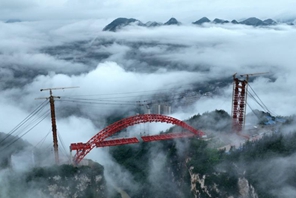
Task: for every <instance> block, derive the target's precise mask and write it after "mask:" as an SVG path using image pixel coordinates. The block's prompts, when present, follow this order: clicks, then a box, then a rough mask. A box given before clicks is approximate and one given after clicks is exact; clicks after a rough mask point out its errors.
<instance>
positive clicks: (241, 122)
mask: <svg viewBox="0 0 296 198" xmlns="http://www.w3.org/2000/svg"><path fill="white" fill-rule="evenodd" d="M267 73H269V72H261V73H253V74H243V75H240V77H243V79H238V78H237V77H236V73H235V74H234V75H233V92H232V111H231V117H232V130H233V131H234V132H236V133H240V132H241V131H242V130H243V129H244V126H245V122H246V105H247V94H248V81H249V77H250V76H257V75H262V74H267Z"/></svg>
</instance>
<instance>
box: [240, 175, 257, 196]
mask: <svg viewBox="0 0 296 198" xmlns="http://www.w3.org/2000/svg"><path fill="white" fill-rule="evenodd" d="M238 188H239V194H240V196H239V198H258V195H257V193H256V192H255V189H254V187H253V186H252V185H250V184H249V181H248V180H247V179H246V178H244V177H241V178H239V179H238Z"/></svg>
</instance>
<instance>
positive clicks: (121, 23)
mask: <svg viewBox="0 0 296 198" xmlns="http://www.w3.org/2000/svg"><path fill="white" fill-rule="evenodd" d="M204 23H213V24H226V23H232V24H242V25H249V26H254V27H258V26H271V25H277V24H279V23H278V22H276V21H275V20H273V19H266V20H261V19H258V18H256V17H250V18H248V19H246V20H243V21H239V22H238V21H237V20H232V21H228V20H223V19H218V18H216V19H214V20H213V21H211V20H210V19H208V18H207V17H202V18H201V19H199V20H197V21H195V22H192V24H194V25H202V24H204ZM181 24H182V23H181V22H179V21H178V20H177V19H175V18H170V19H169V20H168V21H167V22H165V23H159V22H156V21H148V22H147V23H143V22H141V21H140V20H138V19H133V18H130V19H128V18H117V19H115V20H114V21H112V22H111V23H110V24H108V25H107V26H106V27H104V29H103V31H112V32H116V31H117V30H119V29H121V28H123V27H125V26H129V25H137V26H143V27H157V26H164V25H181ZM286 24H288V25H294V24H293V23H286Z"/></svg>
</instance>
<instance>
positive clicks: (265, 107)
mask: <svg viewBox="0 0 296 198" xmlns="http://www.w3.org/2000/svg"><path fill="white" fill-rule="evenodd" d="M249 87H250V88H251V90H252V91H253V92H254V94H255V96H256V97H257V98H258V100H259V101H260V103H261V104H262V106H263V107H264V108H263V109H265V110H266V111H267V112H268V113H269V114H272V113H271V111H270V110H269V109H268V108H267V106H266V105H265V104H264V102H263V101H262V100H261V99H260V97H259V96H258V94H257V93H256V92H255V90H254V89H253V88H252V87H251V85H250V84H249Z"/></svg>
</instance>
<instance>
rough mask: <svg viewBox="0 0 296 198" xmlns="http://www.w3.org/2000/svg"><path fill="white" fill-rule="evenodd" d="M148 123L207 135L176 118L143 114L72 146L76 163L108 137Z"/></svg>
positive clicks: (122, 121)
mask: <svg viewBox="0 0 296 198" xmlns="http://www.w3.org/2000/svg"><path fill="white" fill-rule="evenodd" d="M146 122H162V123H169V124H174V125H177V126H180V127H182V128H184V129H187V130H188V131H190V132H192V133H193V134H195V135H196V136H198V137H202V136H203V135H205V134H204V133H203V132H202V131H199V130H196V129H194V128H193V127H191V126H189V125H188V124H186V123H185V122H183V121H181V120H178V119H176V118H173V117H170V116H165V115H160V114H143V115H136V116H132V117H128V118H124V119H122V120H119V121H117V122H115V123H113V124H111V125H109V126H107V127H106V128H104V129H103V130H101V131H100V132H98V133H97V134H96V135H95V136H93V137H92V138H91V139H90V140H89V141H88V142H87V143H85V144H83V143H77V144H71V146H70V149H71V150H77V153H76V155H75V156H74V162H75V163H77V164H78V163H79V162H80V161H81V160H82V159H83V158H84V157H85V156H86V155H87V154H88V153H89V152H90V151H91V150H92V149H93V148H94V147H96V145H97V144H98V143H100V142H103V141H104V140H105V139H106V138H107V137H110V136H112V135H113V134H115V133H117V132H119V131H121V130H122V129H125V128H127V127H129V126H133V125H136V124H140V123H146Z"/></svg>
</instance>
